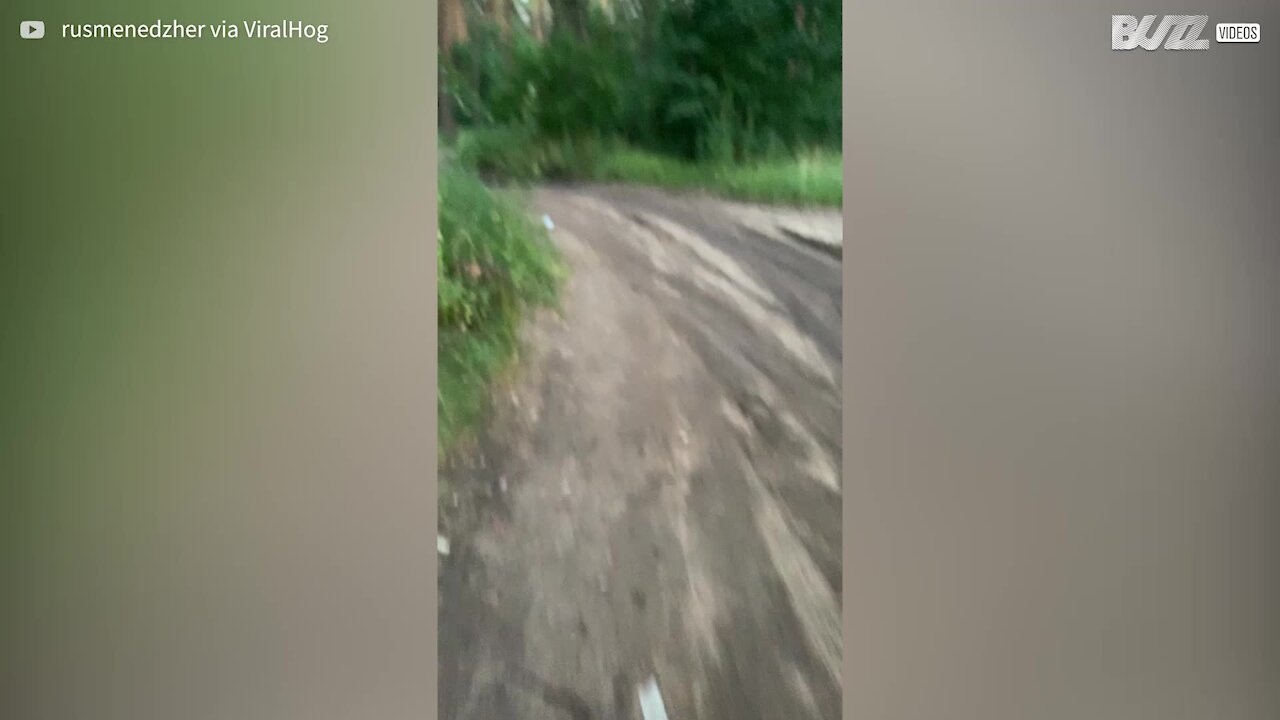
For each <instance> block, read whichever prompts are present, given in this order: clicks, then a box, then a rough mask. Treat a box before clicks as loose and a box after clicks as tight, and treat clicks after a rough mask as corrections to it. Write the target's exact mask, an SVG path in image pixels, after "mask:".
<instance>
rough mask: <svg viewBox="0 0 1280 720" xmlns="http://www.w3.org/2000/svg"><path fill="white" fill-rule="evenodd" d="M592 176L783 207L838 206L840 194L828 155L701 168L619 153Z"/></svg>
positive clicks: (837, 164) (834, 160) (835, 163)
mask: <svg viewBox="0 0 1280 720" xmlns="http://www.w3.org/2000/svg"><path fill="white" fill-rule="evenodd" d="M596 177H597V178H598V179H601V180H611V181H622V182H635V183H643V184H646V185H657V186H660V187H667V188H677V189H701V190H706V191H708V192H711V193H714V194H717V195H723V196H725V197H730V198H736V199H740V200H749V201H752V202H760V203H776V204H785V205H824V206H834V207H840V205H841V200H842V194H843V191H844V176H843V169H842V163H841V156H840V155H839V154H838V153H831V152H814V153H808V154H805V155H801V156H798V157H794V158H785V159H779V160H767V161H760V162H756V163H749V164H742V165H705V164H699V163H690V162H684V161H682V160H678V159H675V158H669V157H664V156H661V155H655V154H653V153H649V152H645V151H641V150H632V149H622V150H614V151H611V152H608V153H606V154H605V155H604V157H603V159H602V160H601V161H600V164H599V165H598V166H597V168H596Z"/></svg>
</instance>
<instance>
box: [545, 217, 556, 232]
mask: <svg viewBox="0 0 1280 720" xmlns="http://www.w3.org/2000/svg"><path fill="white" fill-rule="evenodd" d="M542 225H543V227H545V228H546V229H547V231H548V232H550V231H552V230H555V229H556V224H555V223H553V222H551V216H550V215H543V216H542Z"/></svg>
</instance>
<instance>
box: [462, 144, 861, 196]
mask: <svg viewBox="0 0 1280 720" xmlns="http://www.w3.org/2000/svg"><path fill="white" fill-rule="evenodd" d="M449 152H451V153H452V155H453V157H455V158H456V159H457V162H458V163H459V164H460V165H462V166H464V167H467V168H471V169H473V170H474V171H476V172H477V173H479V174H481V175H483V176H484V177H486V178H494V179H502V180H510V181H516V182H532V181H536V180H540V179H573V180H594V181H601V182H625V183H640V184H645V185H654V186H658V187H664V188H669V189H673V190H703V191H706V192H709V193H712V194H715V195H720V196H723V197H727V198H733V199H738V200H747V201H751V202H760V203H770V204H779V205H809V206H826V207H840V206H841V203H842V195H843V190H844V176H843V166H842V157H841V154H840V153H839V152H834V151H823V150H815V151H811V152H807V153H801V154H798V155H796V156H794V157H782V158H778V159H772V160H761V161H758V162H752V163H743V164H722V165H715V164H709V163H693V162H688V161H685V160H681V159H678V158H673V157H669V156H665V155H659V154H656V153H652V152H648V151H645V150H638V149H635V148H630V147H625V146H621V145H616V144H611V143H608V142H604V141H600V140H595V139H585V140H578V141H550V140H546V139H539V138H537V137H536V136H535V134H534V133H532V132H531V131H528V130H525V129H522V128H516V127H492V128H483V129H472V130H466V131H463V132H461V133H459V135H458V138H457V140H456V141H455V143H454V144H453V147H452V148H451V149H450V150H449Z"/></svg>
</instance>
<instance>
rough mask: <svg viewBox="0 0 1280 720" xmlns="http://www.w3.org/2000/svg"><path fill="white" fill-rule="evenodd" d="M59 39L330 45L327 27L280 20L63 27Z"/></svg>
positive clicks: (87, 24) (88, 24)
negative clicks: (258, 41)
mask: <svg viewBox="0 0 1280 720" xmlns="http://www.w3.org/2000/svg"><path fill="white" fill-rule="evenodd" d="M62 37H64V38H68V39H73V40H132V39H147V40H200V39H211V40H237V39H240V38H244V39H247V40H311V41H314V42H317V43H320V44H324V43H327V42H329V26H328V25H327V24H323V23H322V24H315V23H308V22H302V21H301V20H282V21H280V22H264V21H262V20H244V21H241V22H231V21H228V20H223V21H221V22H217V23H187V22H182V21H181V20H168V21H165V20H156V21H155V22H151V23H66V24H64V25H63V26H62Z"/></svg>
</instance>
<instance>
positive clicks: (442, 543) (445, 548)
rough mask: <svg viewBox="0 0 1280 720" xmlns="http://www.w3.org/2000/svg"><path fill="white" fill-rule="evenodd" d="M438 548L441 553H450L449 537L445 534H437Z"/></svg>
mask: <svg viewBox="0 0 1280 720" xmlns="http://www.w3.org/2000/svg"><path fill="white" fill-rule="evenodd" d="M436 550H438V551H440V554H441V555H448V554H449V538H447V537H445V536H443V535H437V536H436Z"/></svg>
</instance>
